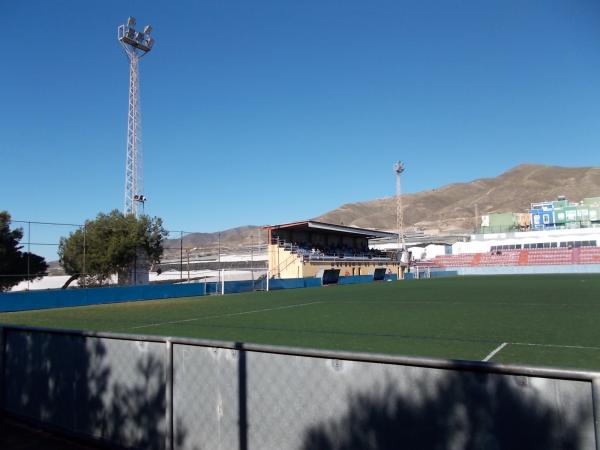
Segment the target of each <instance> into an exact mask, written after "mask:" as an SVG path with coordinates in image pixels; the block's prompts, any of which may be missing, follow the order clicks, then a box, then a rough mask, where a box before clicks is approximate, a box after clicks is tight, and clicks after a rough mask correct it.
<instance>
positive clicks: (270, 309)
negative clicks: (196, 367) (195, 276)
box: [131, 301, 324, 330]
mask: <svg viewBox="0 0 600 450" xmlns="http://www.w3.org/2000/svg"><path fill="white" fill-rule="evenodd" d="M319 303H324V302H323V301H320V302H310V303H299V304H296V305H287V306H278V307H277V308H264V309H255V310H252V311H243V312H238V313H230V314H220V315H218V316H204V317H194V318H193V319H182V320H172V321H169V322H159V323H151V324H146V325H138V326H135V327H131V329H132V330H136V329H140V328H150V327H158V326H160V325H171V324H175V323H184V322H193V321H195V320H203V319H218V318H221V317H231V316H243V315H245V314H255V313H259V312H266V311H277V310H280V309H289V308H298V307H300V306H308V305H316V304H319Z"/></svg>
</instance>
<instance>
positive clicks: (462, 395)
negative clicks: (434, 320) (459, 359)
mask: <svg viewBox="0 0 600 450" xmlns="http://www.w3.org/2000/svg"><path fill="white" fill-rule="evenodd" d="M509 380H510V379H509V378H504V377H498V376H493V375H491V376H490V375H487V374H482V373H457V374H452V375H449V376H447V377H445V378H443V379H441V380H440V381H439V382H438V383H437V385H436V386H435V387H434V388H433V389H432V388H431V384H430V383H427V382H422V383H421V384H419V383H416V384H415V385H413V386H411V392H410V393H401V392H399V391H398V390H397V389H396V388H395V385H394V384H393V383H388V384H386V385H385V387H383V388H382V389H380V390H379V392H378V393H373V392H368V393H361V394H356V395H353V396H352V397H351V398H350V399H349V405H348V410H347V412H346V413H345V415H344V416H343V417H339V418H335V419H332V420H330V421H326V422H323V423H319V424H317V425H314V426H312V427H311V428H310V429H309V430H308V431H307V433H306V436H305V438H304V443H303V446H302V448H303V449H304V450H326V449H327V450H359V449H360V450H369V449H373V450H375V449H420V450H435V449H461V450H480V449H498V450H500V449H506V450H509V449H510V450H517V449H523V450H559V449H560V450H570V449H573V450H575V449H580V448H582V446H581V438H580V436H581V431H582V430H580V429H579V425H580V423H582V422H584V421H583V418H584V417H586V416H587V414H589V413H590V411H588V410H587V409H585V408H584V407H582V406H580V407H578V408H577V409H576V410H574V411H572V412H571V415H570V417H569V418H568V419H567V418H565V417H564V416H563V415H559V413H558V412H557V411H556V410H555V409H552V408H551V407H550V405H548V404H546V403H544V402H543V401H541V400H540V399H539V398H536V397H534V396H533V395H532V394H531V393H529V394H530V395H527V394H528V393H527V392H524V391H523V389H519V388H516V386H515V385H513V384H512V383H511V382H510V381H509ZM409 394H410V395H409Z"/></svg>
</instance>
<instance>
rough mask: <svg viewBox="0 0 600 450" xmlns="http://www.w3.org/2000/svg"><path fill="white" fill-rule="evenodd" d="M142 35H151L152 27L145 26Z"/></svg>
mask: <svg viewBox="0 0 600 450" xmlns="http://www.w3.org/2000/svg"><path fill="white" fill-rule="evenodd" d="M144 33H146V34H150V33H152V25H146V26H145V27H144Z"/></svg>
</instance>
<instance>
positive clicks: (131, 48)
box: [118, 17, 154, 216]
mask: <svg viewBox="0 0 600 450" xmlns="http://www.w3.org/2000/svg"><path fill="white" fill-rule="evenodd" d="M134 27H135V18H133V17H129V18H128V19H127V23H126V24H125V25H121V26H119V29H118V39H119V42H120V43H121V45H122V46H123V48H124V49H125V53H126V54H127V56H128V57H129V114H128V116H127V162H126V164H125V204H124V208H123V213H124V214H134V215H135V216H138V214H139V205H140V204H141V205H142V208H143V206H144V203H145V202H146V197H145V196H144V173H143V167H142V116H141V109H140V86H139V70H138V67H139V61H140V58H142V57H143V56H144V55H145V54H147V53H148V52H149V51H150V50H152V46H153V45H154V39H152V38H151V37H150V33H151V31H152V27H151V26H150V25H146V26H145V27H144V31H143V32H142V31H136V30H135V29H134Z"/></svg>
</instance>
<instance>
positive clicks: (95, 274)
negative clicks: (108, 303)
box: [58, 210, 167, 288]
mask: <svg viewBox="0 0 600 450" xmlns="http://www.w3.org/2000/svg"><path fill="white" fill-rule="evenodd" d="M166 237H167V231H166V230H165V229H164V228H163V226H162V219H160V218H158V217H154V218H150V217H148V216H141V217H139V218H136V217H135V216H134V215H133V214H129V215H124V214H123V213H121V212H120V211H118V210H113V211H112V212H110V213H109V214H103V213H100V214H98V216H97V217H96V219H95V220H90V221H87V222H86V223H85V226H83V227H81V228H80V229H78V230H76V231H74V232H72V233H71V234H70V235H69V236H68V237H66V238H64V237H63V238H61V240H60V244H59V247H58V255H59V262H60V265H61V266H62V267H63V269H64V270H65V272H66V273H67V274H69V275H71V278H70V279H69V280H68V281H67V283H65V286H63V288H66V287H67V286H68V285H69V284H70V283H71V282H72V281H73V280H75V279H77V278H80V277H82V275H85V280H84V281H85V283H86V284H87V285H101V284H104V283H106V281H107V280H108V279H109V278H110V277H111V276H112V275H114V274H117V273H120V272H124V271H126V270H128V269H129V268H130V267H131V265H132V264H135V262H136V258H138V256H139V255H140V253H141V254H142V255H143V256H144V257H145V258H146V259H147V261H148V262H149V263H151V264H152V263H158V262H159V261H160V258H161V256H162V253H163V242H164V240H165V238H166Z"/></svg>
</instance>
